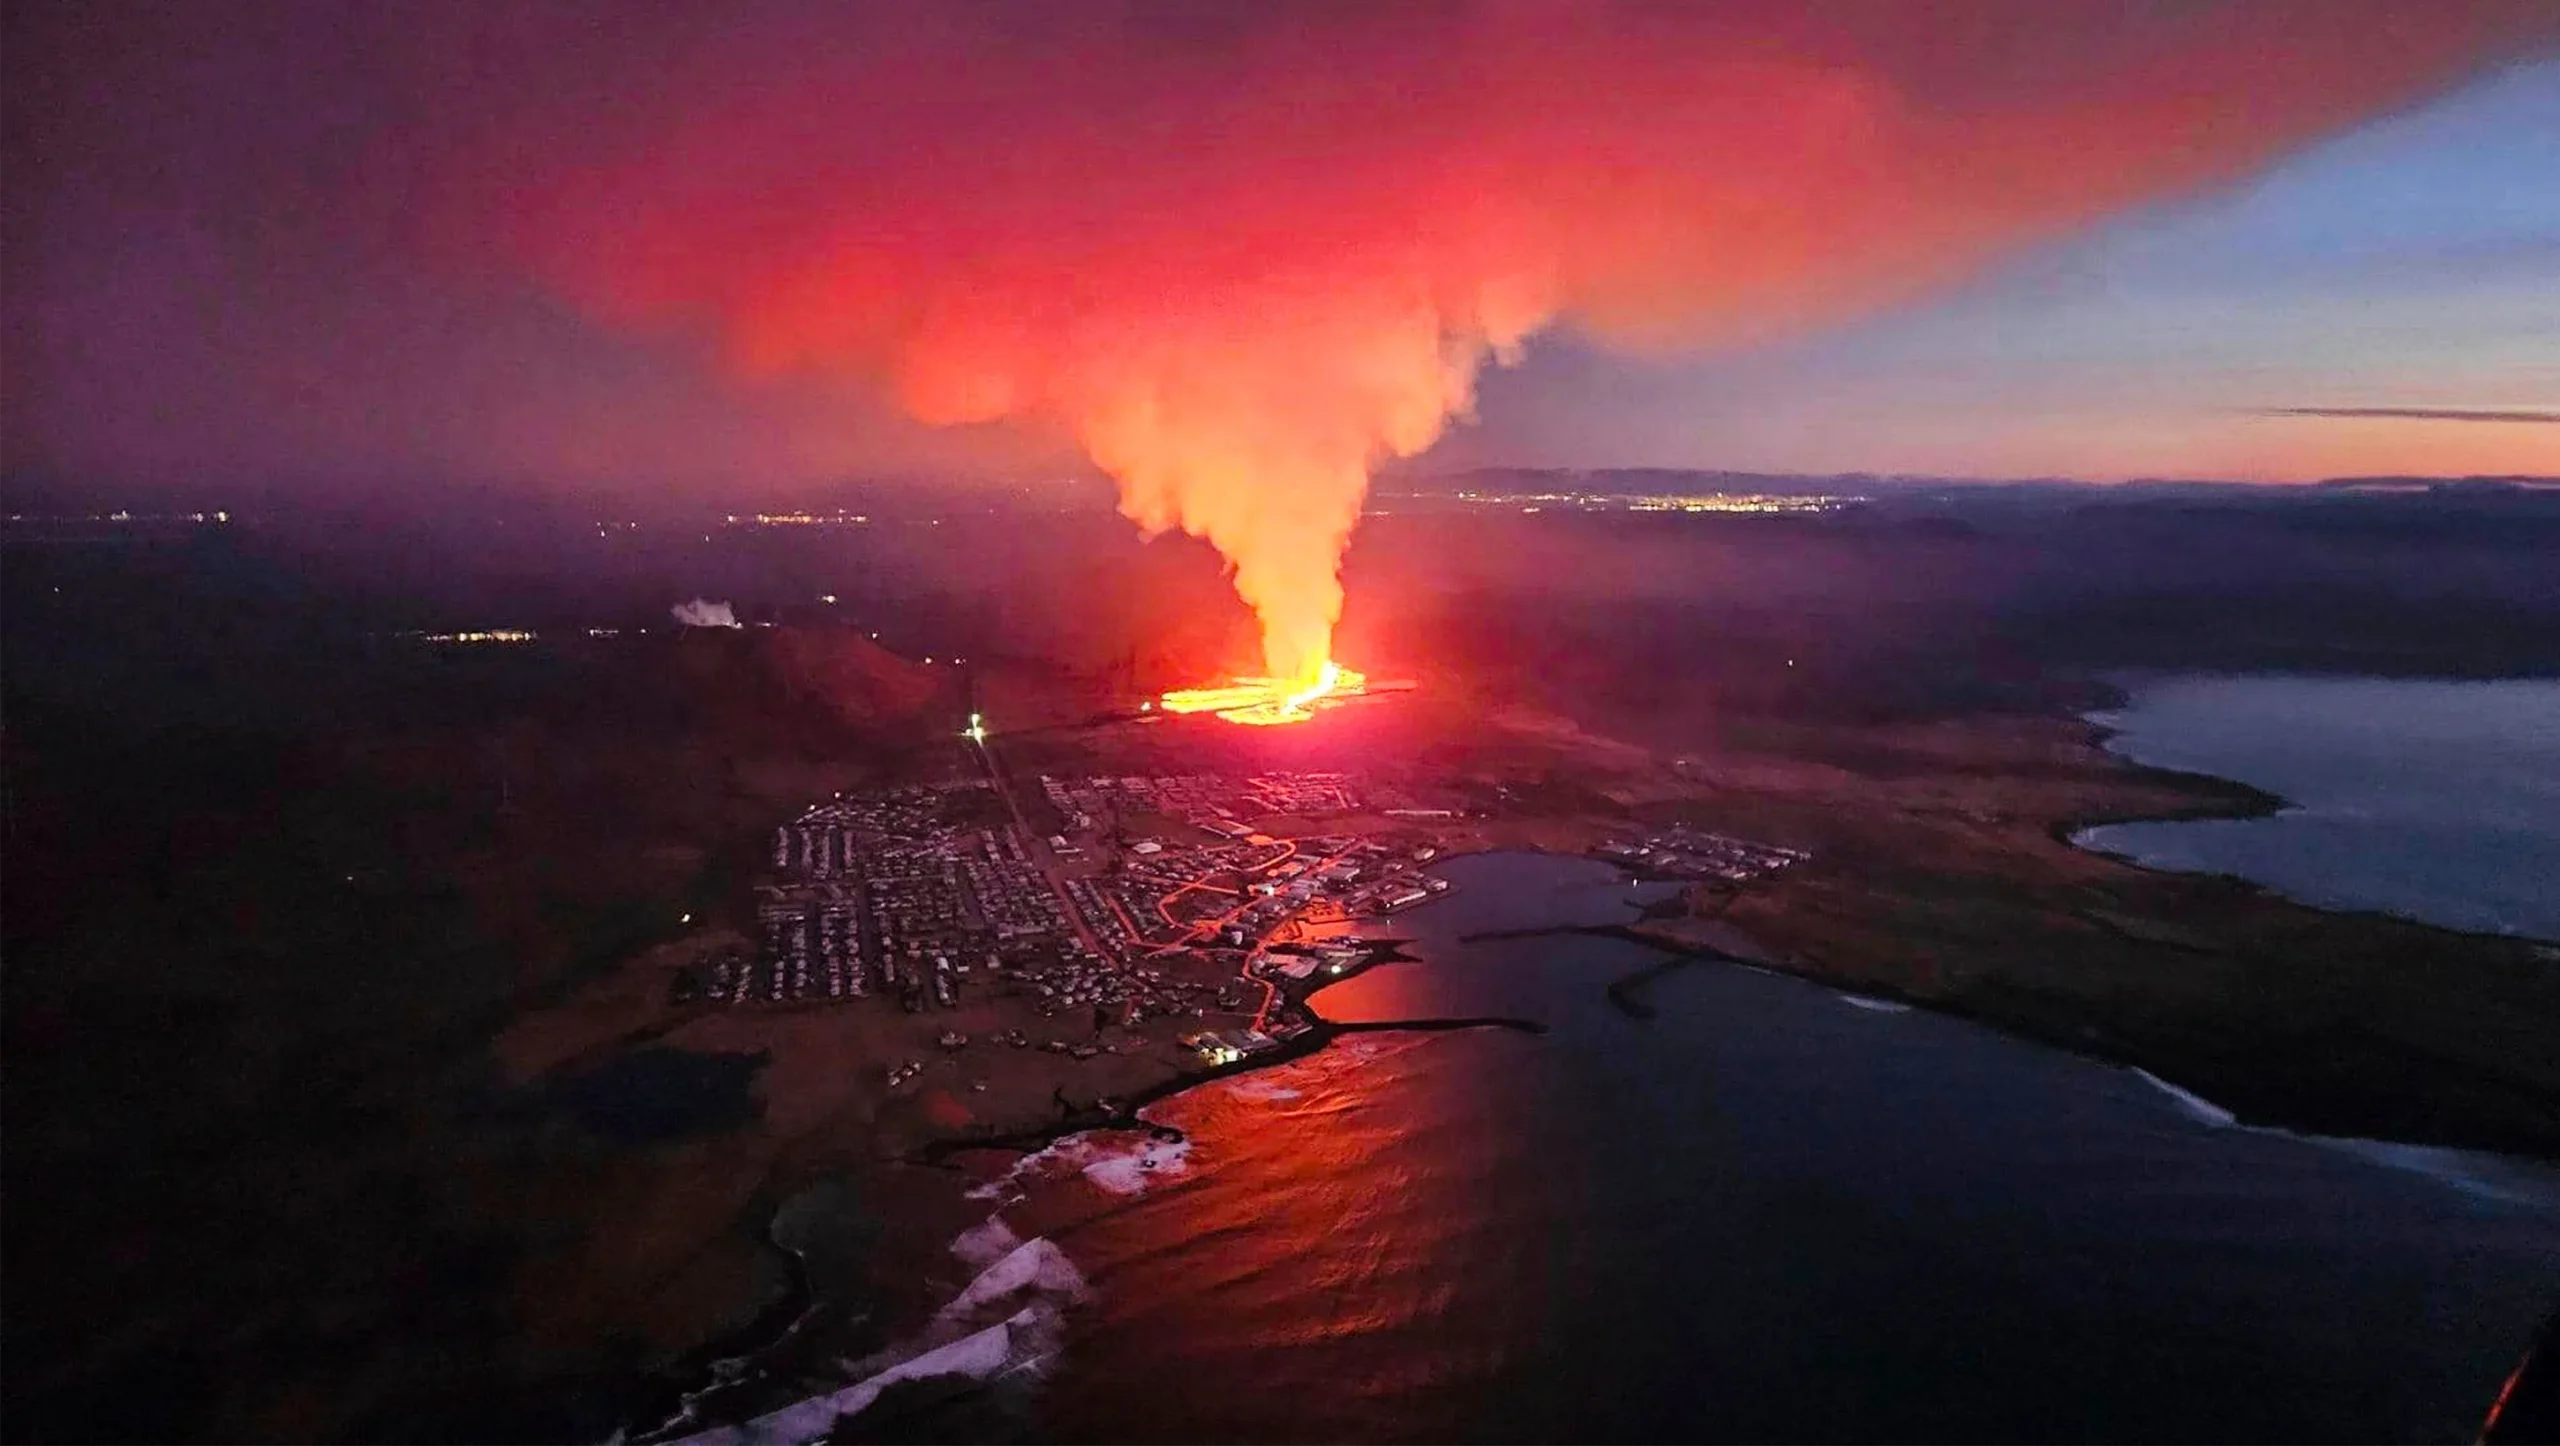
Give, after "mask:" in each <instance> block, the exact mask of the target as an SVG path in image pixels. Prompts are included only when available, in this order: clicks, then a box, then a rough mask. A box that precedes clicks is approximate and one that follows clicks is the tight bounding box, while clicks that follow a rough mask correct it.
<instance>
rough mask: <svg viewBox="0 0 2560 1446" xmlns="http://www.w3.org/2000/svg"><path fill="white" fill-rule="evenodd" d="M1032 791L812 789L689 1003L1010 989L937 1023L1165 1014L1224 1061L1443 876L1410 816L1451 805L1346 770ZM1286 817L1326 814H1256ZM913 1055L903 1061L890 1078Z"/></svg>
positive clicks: (1049, 1022) (913, 1066)
mask: <svg viewBox="0 0 2560 1446" xmlns="http://www.w3.org/2000/svg"><path fill="white" fill-rule="evenodd" d="M1022 792H1023V793H1024V794H1025V795H1027V796H1028V801H1029V803H1030V804H1031V807H1030V808H1029V809H1027V810H1026V809H1024V808H1023V800H1022V799H1012V800H1008V799H1007V798H1005V797H1004V796H1003V795H1002V793H1001V792H1000V791H999V789H998V788H997V787H996V786H995V785H994V784H993V783H992V782H988V781H980V780H968V781H957V782H946V783H942V784H937V785H926V786H911V787H906V788H900V789H895V790H890V791H883V792H876V793H867V794H855V795H845V796H839V797H834V798H829V799H826V800H824V801H821V802H819V803H816V804H813V805H811V806H810V807H808V808H807V809H805V810H803V811H802V812H801V813H800V814H799V816H798V817H796V818H794V819H792V820H791V821H790V822H788V823H786V824H784V825H782V826H780V827H778V828H777V829H775V830H774V833H773V835H772V838H771V843H770V852H769V854H768V857H767V859H766V864H767V870H766V876H765V878H764V879H763V881H762V882H760V883H759V884H758V885H757V919H756V922H757V928H758V932H759V936H760V947H759V948H758V949H757V950H756V952H755V953H754V954H753V955H749V954H747V953H745V952H743V951H739V952H732V953H729V954H725V955H722V956H720V957H716V958H714V959H712V960H710V961H709V962H708V964H707V966H706V967H704V968H703V969H702V970H700V971H698V972H696V973H694V974H689V975H687V976H686V977H685V978H684V979H682V980H680V981H679V986H678V987H679V990H680V993H681V995H682V996H683V1000H684V1002H696V1001H699V1002H707V1003H710V1004H717V1005H729V1006H756V1005H763V1006H798V1005H824V1004H853V1003H859V1002H862V1001H866V1000H883V1001H889V1000H893V1001H895V1004H894V1007H896V1008H901V1009H904V1010H906V1011H908V1012H910V1013H932V1012H937V1011H953V1010H957V1009H959V1008H960V1007H961V1006H962V1005H963V1004H964V1003H970V1002H985V1001H990V1000H996V1001H1011V1002H1013V1003H1014V1004H1015V1005H1016V1006H1017V1008H1016V1009H1014V1010H1011V1011H1008V1012H1009V1013H1012V1014H1015V1015H1018V1016H1019V1017H1022V1018H1023V1019H1024V1023H1023V1024H1021V1025H1018V1026H1012V1027H1007V1028H1003V1029H1000V1030H997V1031H995V1032H994V1033H993V1034H992V1035H981V1036H980V1037H978V1038H974V1039H973V1038H972V1037H971V1036H970V1035H968V1034H967V1033H964V1032H962V1031H960V1030H958V1029H945V1030H943V1031H941V1032H940V1033H939V1034H938V1036H937V1040H938V1043H939V1044H940V1045H941V1047H942V1048H943V1049H945V1050H946V1051H951V1052H955V1053H956V1052H959V1051H962V1050H967V1049H970V1048H973V1047H987V1046H994V1047H1011V1048H1016V1049H1030V1048H1041V1049H1047V1050H1051V1051H1053V1052H1057V1053H1062V1054H1068V1055H1072V1056H1074V1057H1077V1058H1090V1057H1093V1056H1094V1055H1097V1054H1101V1053H1106V1052H1114V1051H1116V1050H1118V1049H1120V1048H1124V1047H1140V1042H1141V1040H1142V1039H1146V1038H1152V1037H1154V1036H1156V1035H1159V1034H1161V1033H1162V1032H1163V1031H1164V1030H1165V1029H1167V1028H1171V1029H1173V1030H1175V1031H1176V1033H1175V1035H1174V1039H1175V1041H1176V1042H1177V1043H1178V1044H1179V1045H1180V1046H1181V1047H1182V1048H1184V1049H1186V1050H1189V1051H1192V1052H1195V1053H1196V1054H1197V1055H1198V1056H1199V1057H1200V1058H1201V1059H1202V1060H1204V1061H1207V1062H1210V1063H1222V1062H1230V1061H1233V1060H1236V1059H1239V1058H1242V1057H1243V1056H1245V1055H1248V1054H1252V1053H1255V1052H1257V1051H1259V1050H1263V1049H1268V1048H1271V1047H1273V1046H1274V1045H1276V1044H1279V1043H1281V1042H1283V1041H1285V1040H1288V1039H1290V1038H1292V1037H1294V1036H1295V1035H1296V1034H1298V1033H1300V1032H1303V1031H1304V1029H1305V1028H1306V1027H1307V1020H1306V1018H1305V1016H1304V1013H1303V1011H1302V1010H1301V1009H1300V1008H1299V1001H1300V1000H1302V999H1303V997H1304V995H1305V994H1306V993H1307V992H1310V991H1311V990H1312V989H1313V988H1315V987H1319V986H1320V985H1321V984H1323V983H1325V982H1328V981H1329V980H1331V979H1333V978H1336V977H1339V976H1341V975H1343V974H1344V973H1345V972H1346V971H1348V970H1351V969H1354V968H1356V967H1357V966H1358V965H1359V964H1361V963H1362V962H1364V961H1365V960H1367V959H1368V958H1369V957H1371V953H1372V949H1373V947H1374V945H1373V941H1371V940H1369V939H1367V938H1364V937H1363V936H1362V935H1361V934H1360V933H1359V932H1358V929H1359V927H1360V925H1361V923H1362V921H1372V920H1376V919H1379V918H1382V917H1384V916H1386V915H1390V914H1393V913H1395V912H1396V911H1398V910H1402V909H1406V908H1410V907H1412V906H1414V905H1416V904H1420V903H1422V902H1424V901H1426V900H1428V899H1431V898H1433V897H1436V896H1437V895H1439V894H1440V893H1442V892H1444V891H1445V890H1446V889H1447V888H1448V887H1449V885H1448V883H1447V881H1446V880H1443V879H1440V878H1437V877H1434V876H1432V875H1429V874H1426V873H1423V872H1421V866H1422V865H1425V864H1427V863H1429V862H1431V861H1432V860H1433V859H1434V858H1436V857H1438V856H1439V854H1440V852H1441V849H1440V846H1439V845H1438V844H1437V843H1435V842H1433V841H1432V840H1431V838H1430V837H1429V835H1428V834H1427V833H1425V832H1423V831H1421V830H1420V829H1419V828H1417V827H1415V826H1414V825H1416V824H1418V823H1420V822H1422V821H1423V820H1425V819H1427V818H1431V817H1450V816H1453V815H1454V812H1455V811H1454V810H1451V809H1437V810H1428V809H1416V808H1411V807H1397V806H1396V802H1397V801H1396V800H1395V799H1394V797H1393V796H1392V795H1390V796H1388V797H1387V800H1386V802H1387V805H1388V806H1387V808H1385V809H1384V810H1381V809H1380V808H1379V802H1380V801H1379V800H1378V799H1376V798H1372V797H1370V796H1368V794H1367V793H1366V792H1365V791H1364V789H1363V788H1362V786H1361V785H1360V783H1359V782H1358V781H1356V780H1354V779H1352V778H1349V777H1347V776H1345V775H1343V774H1339V773H1288V772H1272V773H1257V774H1252V775H1245V776H1238V777H1232V778H1230V777H1224V776H1218V775H1208V774H1188V775H1178V776H1164V777H1156V776H1130V777H1090V778H1055V777H1042V778H1040V779H1038V780H1037V788H1036V793H1035V792H1034V791H1033V790H1032V789H1030V788H1025V789H1023V790H1022ZM1364 810H1365V812H1364ZM1034 812H1036V813H1037V814H1038V815H1039V817H1038V819H1037V821H1036V822H1035V821H1034V819H1033V818H1032V817H1031V814H1032V813H1034ZM1284 819H1286V820H1292V821H1296V822H1301V823H1303V822H1306V821H1308V820H1311V819H1313V820H1322V821H1323V823H1322V828H1323V830H1324V831H1305V832H1299V831H1288V832H1271V831H1266V829H1278V828H1279V827H1280V824H1279V822H1278V821H1279V820H1284ZM880 1007H891V1006H887V1005H882V1006H880ZM1150 1022H1157V1023H1156V1027H1155V1028H1154V1029H1152V1030H1150V1029H1148V1028H1147V1026H1148V1025H1149V1024H1150ZM922 1069H923V1063H922V1061H915V1060H907V1061H899V1062H896V1063H894V1064H892V1065H890V1066H889V1070H888V1072H889V1075H890V1083H891V1085H892V1086H893V1087H894V1086H896V1085H898V1084H902V1083H904V1082H905V1081H907V1080H909V1079H912V1078H914V1077H915V1076H916V1075H918V1074H919V1073H921V1072H922Z"/></svg>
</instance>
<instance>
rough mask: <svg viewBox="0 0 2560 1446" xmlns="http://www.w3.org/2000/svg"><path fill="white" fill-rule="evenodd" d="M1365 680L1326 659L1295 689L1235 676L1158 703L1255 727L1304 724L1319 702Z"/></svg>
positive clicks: (1342, 695) (1168, 708)
mask: <svg viewBox="0 0 2560 1446" xmlns="http://www.w3.org/2000/svg"><path fill="white" fill-rule="evenodd" d="M1368 682H1369V679H1368V677H1367V675H1365V674H1361V673H1355V672H1353V671H1352V670H1350V669H1349V668H1346V667H1343V666H1341V665H1340V664H1338V663H1334V662H1331V661H1327V662H1326V663H1325V665H1324V667H1323V668H1322V669H1321V670H1319V671H1318V672H1317V674H1316V678H1315V681H1314V682H1312V683H1309V684H1308V685H1307V686H1305V687H1303V688H1299V689H1296V690H1295V691H1292V690H1290V688H1289V685H1288V684H1286V683H1283V682H1282V681H1280V680H1279V679H1277V678H1238V679H1237V680H1235V681H1234V682H1233V683H1230V684H1228V685H1227V686H1225V687H1223V688H1179V689H1176V690H1174V691H1173V692H1170V693H1167V694H1165V695H1164V698H1163V700H1162V705H1163V708H1164V710H1165V711H1166V712H1168V713H1215V714H1217V715H1218V716H1219V717H1221V718H1224V719H1226V720H1227V721H1228V722H1230V723H1249V724H1253V725H1255V726H1257V727H1263V726H1268V725H1270V724H1274V723H1304V722H1305V721H1307V720H1308V719H1309V718H1312V717H1314V716H1315V707H1316V704H1317V703H1318V702H1319V701H1321V700H1323V699H1327V698H1345V697H1350V696H1352V695H1354V694H1357V693H1359V692H1361V691H1362V690H1363V689H1365V688H1366V687H1367V686H1368Z"/></svg>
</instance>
